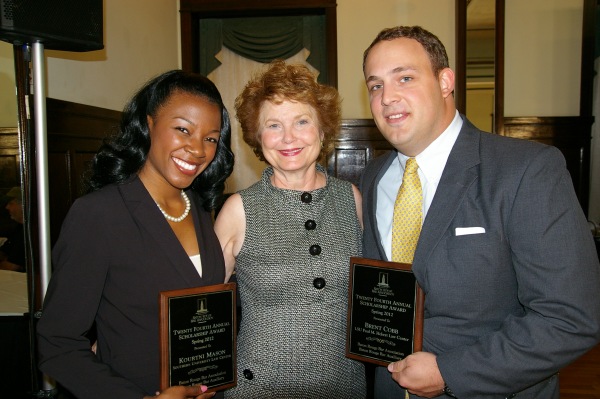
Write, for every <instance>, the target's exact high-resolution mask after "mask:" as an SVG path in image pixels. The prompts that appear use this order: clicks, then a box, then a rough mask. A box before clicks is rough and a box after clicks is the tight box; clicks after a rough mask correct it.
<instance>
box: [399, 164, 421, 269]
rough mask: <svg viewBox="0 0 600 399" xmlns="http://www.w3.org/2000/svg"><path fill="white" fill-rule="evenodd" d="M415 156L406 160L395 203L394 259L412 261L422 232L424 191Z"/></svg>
mask: <svg viewBox="0 0 600 399" xmlns="http://www.w3.org/2000/svg"><path fill="white" fill-rule="evenodd" d="M418 169H419V165H417V161H416V160H415V159H414V158H408V159H407V160H406V167H405V168H404V176H403V177H402V185H401V186H400V189H399V190H398V196H397V197H396V202H395V203H394V221H393V224H392V261H394V262H401V263H412V261H413V257H414V255H415V249H416V248H417V242H418V241H419V234H420V233H421V223H422V220H423V193H422V191H421V181H420V180H419V174H418V173H417V170H418Z"/></svg>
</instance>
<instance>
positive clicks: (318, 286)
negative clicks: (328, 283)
mask: <svg viewBox="0 0 600 399" xmlns="http://www.w3.org/2000/svg"><path fill="white" fill-rule="evenodd" d="M313 285H314V286H315V288H316V289H318V290H320V289H321V288H323V287H325V279H324V278H323V277H317V278H316V279H314V280H313Z"/></svg>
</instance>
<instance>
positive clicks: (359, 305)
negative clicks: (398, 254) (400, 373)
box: [346, 257, 425, 366]
mask: <svg viewBox="0 0 600 399" xmlns="http://www.w3.org/2000/svg"><path fill="white" fill-rule="evenodd" d="M424 308H425V295H424V293H423V291H422V290H421V288H420V287H419V284H418V283H417V280H416V278H415V275H414V274H413V273H412V271H411V265H410V264H406V263H396V262H386V261H381V260H375V259H366V258H357V257H352V258H350V284H349V288H348V327H347V339H346V357H349V358H352V359H355V360H360V361H363V362H368V363H374V364H377V365H380V366H387V365H388V364H389V363H391V362H395V361H397V360H400V359H403V358H405V357H406V356H408V355H410V354H411V353H413V352H417V351H420V350H421V349H422V347H423V319H424Z"/></svg>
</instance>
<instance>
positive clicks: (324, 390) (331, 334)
mask: <svg viewBox="0 0 600 399" xmlns="http://www.w3.org/2000/svg"><path fill="white" fill-rule="evenodd" d="M317 168H318V169H319V170H320V171H321V172H323V173H325V171H324V169H323V168H322V167H321V166H320V165H317ZM272 174H273V170H272V168H271V167H269V168H267V169H266V170H265V171H264V172H263V175H262V179H261V180H260V181H258V182H257V183H255V184H254V185H253V186H251V187H249V188H247V189H245V190H242V191H240V195H241V197H242V201H243V205H244V211H245V213H246V235H245V238H244V244H243V246H242V248H241V251H240V253H239V256H238V258H237V261H236V270H237V279H238V285H239V290H240V299H241V304H242V320H241V326H240V331H239V335H238V380H237V387H235V388H232V389H231V390H228V391H226V392H225V397H226V398H239V399H242V398H243V399H252V398H257V399H258V398H267V399H268V398H277V399H293V398H298V399H300V398H302V399H304V398H311V399H315V398H324V399H325V398H327V399H336V398H339V399H362V398H364V397H365V395H366V386H365V373H364V366H363V365H362V364H361V363H360V362H357V361H354V360H350V359H347V358H346V357H345V355H344V354H345V342H346V335H345V334H346V312H347V308H348V276H349V263H350V256H360V254H361V239H362V232H361V229H360V225H359V221H358V218H357V216H356V205H355V201H354V196H353V192H352V187H351V184H350V183H349V182H346V181H343V180H339V179H336V178H334V177H328V178H327V184H326V186H325V187H323V188H321V189H318V190H314V191H311V192H308V193H302V192H300V191H294V190H283V189H278V188H275V187H273V185H272V184H271V181H270V177H271V176H272Z"/></svg>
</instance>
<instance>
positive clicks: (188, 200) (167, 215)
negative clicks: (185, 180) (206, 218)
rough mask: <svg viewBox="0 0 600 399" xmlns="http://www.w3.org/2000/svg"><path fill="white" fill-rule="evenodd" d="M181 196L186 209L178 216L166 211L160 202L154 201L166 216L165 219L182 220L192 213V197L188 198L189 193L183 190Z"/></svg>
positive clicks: (176, 221) (171, 220)
mask: <svg viewBox="0 0 600 399" xmlns="http://www.w3.org/2000/svg"><path fill="white" fill-rule="evenodd" d="M181 198H183V201H185V210H184V211H183V214H182V215H181V216H179V217H178V218H176V217H174V216H171V215H169V214H168V213H167V212H165V211H164V210H163V209H162V208H161V207H160V205H158V202H156V201H154V202H155V203H156V206H157V207H158V210H159V211H161V212H162V214H163V216H164V217H165V219H167V220H168V221H170V222H175V223H178V222H181V221H182V220H183V219H185V218H186V217H187V215H189V213H190V208H191V205H190V199H189V198H188V196H187V194H186V193H185V192H184V191H183V190H181Z"/></svg>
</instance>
